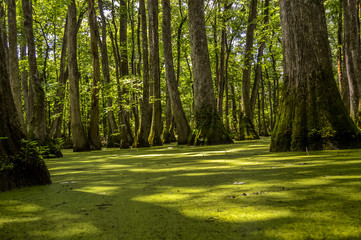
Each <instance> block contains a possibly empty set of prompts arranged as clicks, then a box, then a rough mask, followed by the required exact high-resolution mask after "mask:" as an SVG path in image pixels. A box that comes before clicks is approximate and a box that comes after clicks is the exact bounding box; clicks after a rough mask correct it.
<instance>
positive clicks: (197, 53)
mask: <svg viewBox="0 0 361 240" xmlns="http://www.w3.org/2000/svg"><path fill="white" fill-rule="evenodd" d="M188 17H189V35H190V43H191V57H192V67H193V74H194V75H193V77H194V84H193V89H194V116H195V122H196V130H195V131H194V133H193V135H192V138H190V141H189V144H195V145H197V144H207V145H211V144H225V143H232V142H233V141H232V139H231V138H230V136H229V135H228V132H227V130H226V129H225V127H224V125H223V123H222V120H221V118H220V116H219V114H218V111H217V106H216V99H215V96H214V89H213V81H212V72H211V65H210V60H209V52H208V43H207V34H206V28H205V20H204V1H203V0H193V1H189V2H188Z"/></svg>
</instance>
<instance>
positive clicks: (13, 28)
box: [8, 0, 26, 130]
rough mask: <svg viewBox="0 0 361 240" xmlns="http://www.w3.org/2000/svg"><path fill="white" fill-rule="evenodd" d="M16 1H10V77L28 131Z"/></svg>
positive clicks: (20, 113)
mask: <svg viewBox="0 0 361 240" xmlns="http://www.w3.org/2000/svg"><path fill="white" fill-rule="evenodd" d="M15 2H16V1H15V0H8V25H9V26H8V29H9V30H8V31H9V70H10V71H9V77H10V85H11V92H12V94H13V97H14V101H15V107H16V112H17V113H18V116H19V120H20V126H21V128H22V129H24V130H25V129H26V126H25V124H24V114H23V105H22V102H21V82H20V71H19V59H18V31H17V20H16V3H15Z"/></svg>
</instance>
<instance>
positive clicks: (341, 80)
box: [337, 0, 350, 112]
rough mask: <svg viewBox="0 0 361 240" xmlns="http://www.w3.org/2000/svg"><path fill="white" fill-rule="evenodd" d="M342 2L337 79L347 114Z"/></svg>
mask: <svg viewBox="0 0 361 240" xmlns="http://www.w3.org/2000/svg"><path fill="white" fill-rule="evenodd" d="M342 2H343V0H340V1H339V7H340V9H339V12H338V19H337V25H338V27H337V77H338V84H339V88H340V93H341V98H342V101H343V103H344V104H345V107H346V110H347V112H350V88H349V83H348V78H347V77H346V76H345V72H346V65H345V54H344V53H345V49H344V47H343V46H344V40H343V18H342V9H343V7H342Z"/></svg>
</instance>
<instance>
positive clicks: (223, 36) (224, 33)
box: [217, 0, 232, 119]
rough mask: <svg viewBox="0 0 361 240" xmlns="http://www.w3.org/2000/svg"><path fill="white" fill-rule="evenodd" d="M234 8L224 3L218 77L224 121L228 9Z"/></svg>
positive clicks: (218, 106) (220, 105) (220, 108)
mask: <svg viewBox="0 0 361 240" xmlns="http://www.w3.org/2000/svg"><path fill="white" fill-rule="evenodd" d="M231 6H232V4H230V5H228V1H227V0H226V1H225V3H224V11H223V14H222V27H221V28H222V33H221V54H220V60H219V70H218V75H217V90H218V91H217V109H218V112H219V115H220V116H221V119H223V95H224V86H225V83H226V78H225V76H226V73H225V67H226V66H225V65H226V59H225V57H226V44H227V26H226V25H227V19H228V16H227V12H228V9H229V8H230V7H231Z"/></svg>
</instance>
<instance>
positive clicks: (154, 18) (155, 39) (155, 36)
mask: <svg viewBox="0 0 361 240" xmlns="http://www.w3.org/2000/svg"><path fill="white" fill-rule="evenodd" d="M148 17H149V53H150V54H149V59H150V77H151V81H152V85H153V99H152V105H153V106H152V109H153V112H152V125H151V128H150V133H149V137H148V141H149V144H150V145H152V146H161V145H162V140H161V134H162V105H161V95H160V75H159V74H160V73H159V33H158V0H148Z"/></svg>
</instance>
